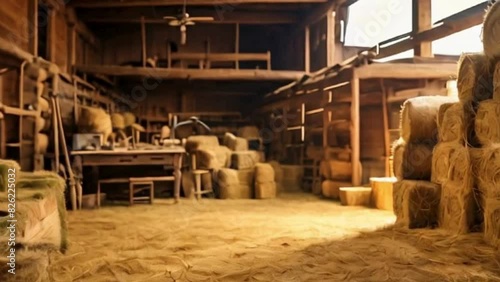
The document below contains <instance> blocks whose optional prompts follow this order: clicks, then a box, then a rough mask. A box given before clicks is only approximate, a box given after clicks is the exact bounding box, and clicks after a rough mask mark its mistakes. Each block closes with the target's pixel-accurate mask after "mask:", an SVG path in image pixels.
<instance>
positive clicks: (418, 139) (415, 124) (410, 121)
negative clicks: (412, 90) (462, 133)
mask: <svg viewBox="0 0 500 282" xmlns="http://www.w3.org/2000/svg"><path fill="white" fill-rule="evenodd" d="M454 101H456V99H455V98H453V97H444V96H423V97H415V98H411V99H408V100H406V102H405V103H404V104H403V110H402V111H401V137H402V138H403V140H404V141H406V142H411V143H422V142H425V143H436V142H437V137H438V130H437V122H436V121H437V118H438V113H439V108H440V107H441V105H443V104H445V103H451V102H454Z"/></svg>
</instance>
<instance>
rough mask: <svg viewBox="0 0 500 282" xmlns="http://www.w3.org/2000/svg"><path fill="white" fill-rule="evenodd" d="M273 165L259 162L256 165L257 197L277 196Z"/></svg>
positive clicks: (269, 197) (270, 197)
mask: <svg viewBox="0 0 500 282" xmlns="http://www.w3.org/2000/svg"><path fill="white" fill-rule="evenodd" d="M274 177H275V176H274V169H273V167H272V165H270V164H266V163H259V164H257V165H256V166H255V198H256V199H272V198H276V182H275V181H274Z"/></svg>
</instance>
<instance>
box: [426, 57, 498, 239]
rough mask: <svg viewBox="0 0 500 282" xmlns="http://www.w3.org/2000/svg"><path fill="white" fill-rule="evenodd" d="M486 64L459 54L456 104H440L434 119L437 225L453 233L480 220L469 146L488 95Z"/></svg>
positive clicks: (467, 227) (460, 231)
mask: <svg viewBox="0 0 500 282" xmlns="http://www.w3.org/2000/svg"><path fill="white" fill-rule="evenodd" d="M488 65H489V62H488V60H487V59H486V57H485V56H484V55H482V54H464V55H462V58H461V60H460V62H459V73H458V81H457V86H458V94H459V95H458V96H459V100H460V101H459V102H455V103H451V104H444V105H442V107H441V109H440V114H439V118H438V120H437V125H438V128H439V144H438V145H437V146H436V148H435V149H434V155H433V161H432V181H433V182H434V183H436V184H439V185H441V202H440V208H439V210H440V211H439V225H440V227H442V228H444V229H447V230H449V231H451V232H453V233H457V234H463V233H467V232H470V231H473V230H475V229H476V228H477V226H478V225H479V224H480V221H481V216H480V213H479V212H478V211H479V209H478V201H477V199H476V196H477V195H476V189H475V181H474V177H473V171H472V167H473V166H472V159H471V147H473V146H475V145H476V141H475V140H476V138H475V136H474V135H475V133H474V116H475V114H476V113H475V111H476V108H477V103H479V102H480V101H483V100H485V99H488V97H489V96H491V94H489V93H491V86H490V85H491V78H490V74H489V67H488ZM488 89H489V90H488Z"/></svg>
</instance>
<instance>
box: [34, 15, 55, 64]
mask: <svg viewBox="0 0 500 282" xmlns="http://www.w3.org/2000/svg"><path fill="white" fill-rule="evenodd" d="M48 15H49V19H48V21H49V23H48V24H49V25H48V26H49V29H48V31H47V32H48V34H47V47H48V48H47V54H38V55H39V56H47V60H48V61H53V62H54V61H55V57H56V41H57V40H56V11H55V10H54V9H52V8H49V12H48Z"/></svg>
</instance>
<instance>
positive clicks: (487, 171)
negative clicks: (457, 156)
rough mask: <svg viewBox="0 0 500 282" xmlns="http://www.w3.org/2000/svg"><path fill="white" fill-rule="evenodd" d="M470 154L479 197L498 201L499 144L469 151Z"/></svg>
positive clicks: (499, 178) (499, 184) (499, 176)
mask: <svg viewBox="0 0 500 282" xmlns="http://www.w3.org/2000/svg"><path fill="white" fill-rule="evenodd" d="M470 153H471V162H472V168H473V174H474V176H475V181H476V183H477V186H478V188H479V191H480V193H481V197H482V198H490V199H491V198H495V199H500V144H494V145H491V146H488V147H484V148H481V149H474V150H470Z"/></svg>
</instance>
